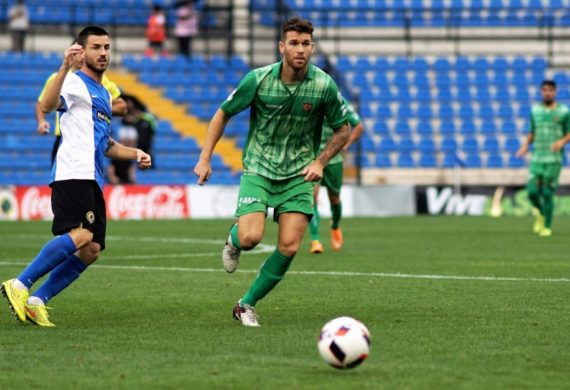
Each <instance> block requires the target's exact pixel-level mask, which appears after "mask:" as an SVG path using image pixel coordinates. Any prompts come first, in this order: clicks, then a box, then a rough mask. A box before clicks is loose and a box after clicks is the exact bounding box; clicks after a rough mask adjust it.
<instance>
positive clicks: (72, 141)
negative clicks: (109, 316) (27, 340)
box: [0, 26, 151, 327]
mask: <svg viewBox="0 0 570 390" xmlns="http://www.w3.org/2000/svg"><path fill="white" fill-rule="evenodd" d="M77 43H78V44H76V45H72V46H71V47H70V48H68V49H67V50H66V51H65V54H64V60H63V64H62V66H61V68H60V69H59V71H58V72H57V76H56V77H55V78H54V80H53V82H52V83H51V85H50V87H49V88H48V90H47V91H46V94H45V96H44V97H43V99H42V102H41V108H42V111H43V112H46V113H47V112H51V111H54V110H58V111H60V112H62V115H61V117H60V128H61V135H62V142H61V146H60V148H59V149H58V151H57V156H56V159H55V163H54V165H53V167H52V175H51V176H52V177H51V180H50V187H51V190H52V194H51V204H52V209H53V214H54V218H53V224H52V233H53V234H54V235H56V237H55V238H53V239H52V240H51V241H49V242H48V243H46V244H45V245H44V247H43V248H42V249H41V250H40V252H39V253H38V255H37V256H36V258H35V259H34V260H33V261H32V262H31V263H30V264H29V265H28V266H27V267H26V268H25V269H24V270H23V272H22V273H21V274H20V275H18V276H17V277H16V278H14V279H10V280H7V281H5V282H4V283H2V285H1V286H0V289H1V291H2V293H3V294H4V296H5V297H6V298H7V299H8V303H9V305H10V307H11V309H12V311H13V312H14V314H15V315H16V318H17V319H18V320H20V321H21V322H25V321H26V320H29V321H30V322H32V323H34V324H36V325H39V326H43V327H54V326H55V325H54V324H53V323H52V322H51V321H50V320H49V315H48V313H47V310H46V304H47V303H48V301H49V300H51V299H52V298H53V297H54V296H56V295H57V294H59V293H60V292H61V291H63V290H64V289H65V288H67V287H68V286H69V285H70V284H71V283H73V282H74V281H75V280H76V279H77V278H79V276H80V275H81V274H82V273H83V272H84V271H85V270H86V269H87V267H88V266H89V265H90V264H93V263H94V262H95V261H96V260H97V259H98V258H99V255H100V254H101V251H102V250H103V249H105V232H106V227H107V220H106V208H105V199H104V198H103V175H104V171H103V157H104V156H107V157H111V158H115V159H121V160H136V161H137V162H138V163H139V166H140V167H141V168H143V169H144V168H149V167H150V165H151V159H150V156H149V155H148V154H146V153H144V152H143V151H142V150H139V149H134V148H129V147H126V146H123V145H121V144H119V143H117V142H115V141H114V140H113V139H112V138H110V134H111V115H112V114H111V94H110V93H109V91H108V90H107V89H105V87H104V86H103V85H102V83H101V80H102V77H103V73H104V72H105V70H106V69H107V66H108V65H109V60H110V40H109V34H107V32H106V31H105V30H103V29H102V28H100V27H97V26H89V27H86V28H84V29H83V30H82V31H81V32H80V33H79V35H78V37H77ZM76 56H83V57H84V59H85V63H84V65H83V67H82V68H81V70H79V71H77V72H75V73H73V72H70V69H71V67H72V64H73V62H74V58H75V57H76ZM48 273H49V277H48V278H47V280H46V281H45V282H44V283H43V284H42V285H41V286H40V287H39V288H38V289H37V290H35V291H34V292H33V293H32V294H31V295H30V289H31V288H32V286H33V285H34V284H35V283H36V282H37V281H38V280H39V279H40V278H41V277H42V276H44V275H46V274H48Z"/></svg>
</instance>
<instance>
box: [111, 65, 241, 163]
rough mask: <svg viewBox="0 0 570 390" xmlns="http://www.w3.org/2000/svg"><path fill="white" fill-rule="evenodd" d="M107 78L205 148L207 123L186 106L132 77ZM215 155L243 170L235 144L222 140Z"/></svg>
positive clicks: (121, 74)
mask: <svg viewBox="0 0 570 390" xmlns="http://www.w3.org/2000/svg"><path fill="white" fill-rule="evenodd" d="M107 75H108V77H109V78H110V79H111V80H113V81H115V82H116V83H117V84H118V85H120V86H121V88H122V89H123V90H124V91H125V92H126V93H128V94H131V95H135V96H136V97H137V98H139V99H140V100H141V101H142V102H143V103H144V104H145V105H147V106H148V107H151V110H152V112H153V113H155V114H156V115H157V116H158V117H159V118H160V119H163V120H168V121H170V122H171V123H172V126H173V127H174V129H175V130H176V131H177V132H179V133H180V134H182V135H185V136H189V137H192V138H194V139H195V140H196V142H197V143H198V144H199V145H200V147H202V146H203V145H204V142H205V140H206V132H207V130H208V123H206V122H202V121H200V120H199V119H198V118H196V117H195V116H192V115H188V113H187V108H186V106H185V105H182V104H176V103H174V102H173V101H172V100H170V99H167V98H165V97H164V93H163V91H162V90H160V89H156V88H151V87H149V86H148V85H146V84H144V83H141V82H140V81H138V79H137V77H136V76H135V75H133V74H130V73H124V72H118V71H107ZM216 153H217V154H219V155H220V156H221V157H222V160H223V161H224V163H225V164H226V165H227V166H229V167H230V168H231V169H232V170H233V171H239V170H241V169H242V162H241V149H240V148H239V147H238V146H237V144H236V142H235V141H233V140H228V139H225V138H222V139H220V141H219V142H218V144H217V145H216Z"/></svg>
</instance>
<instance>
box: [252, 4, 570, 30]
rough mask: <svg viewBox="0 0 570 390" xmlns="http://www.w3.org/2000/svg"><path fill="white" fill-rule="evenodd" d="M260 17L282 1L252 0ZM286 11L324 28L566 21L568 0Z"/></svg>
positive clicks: (272, 16)
mask: <svg viewBox="0 0 570 390" xmlns="http://www.w3.org/2000/svg"><path fill="white" fill-rule="evenodd" d="M251 3H252V5H253V7H254V10H256V11H257V20H258V21H259V22H260V23H262V24H265V25H271V26H273V25H275V22H276V18H277V14H276V12H275V10H276V9H283V7H282V6H280V5H279V4H280V3H281V1H278V0H261V1H259V0H257V1H252V2H251ZM286 4H287V5H288V6H287V10H288V11H289V12H290V13H296V14H299V15H301V16H303V17H306V18H308V19H310V20H313V21H315V22H316V23H317V24H318V25H319V26H320V27H326V26H339V27H396V28H406V27H408V26H411V27H419V28H422V27H430V28H444V27H449V26H463V27H539V26H544V25H549V26H568V25H570V20H569V18H568V16H569V11H568V7H569V6H570V4H569V2H568V0H404V1H396V0H289V1H287V2H286Z"/></svg>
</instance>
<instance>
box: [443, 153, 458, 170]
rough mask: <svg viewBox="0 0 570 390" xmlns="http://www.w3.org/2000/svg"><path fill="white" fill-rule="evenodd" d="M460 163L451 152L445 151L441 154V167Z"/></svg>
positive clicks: (451, 166)
mask: <svg viewBox="0 0 570 390" xmlns="http://www.w3.org/2000/svg"><path fill="white" fill-rule="evenodd" d="M458 165H461V164H460V161H459V159H458V158H457V155H456V154H455V153H454V152H452V153H446V154H445V155H444V156H443V167H444V168H455V167H456V166H458Z"/></svg>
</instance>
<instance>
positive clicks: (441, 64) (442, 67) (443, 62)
mask: <svg viewBox="0 0 570 390" xmlns="http://www.w3.org/2000/svg"><path fill="white" fill-rule="evenodd" d="M433 69H434V70H435V71H436V72H438V73H441V74H448V73H449V71H450V70H451V65H450V64H449V60H448V59H447V58H445V57H440V58H438V59H437V60H435V62H434V63H433Z"/></svg>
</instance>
